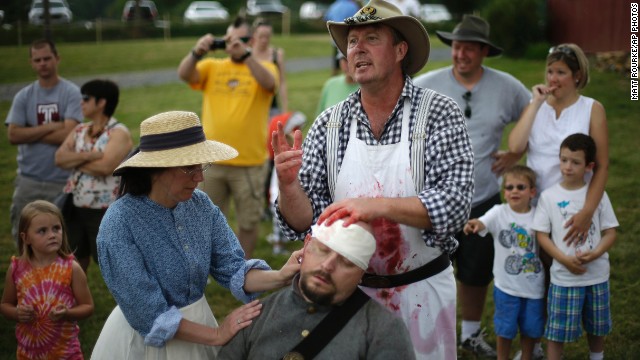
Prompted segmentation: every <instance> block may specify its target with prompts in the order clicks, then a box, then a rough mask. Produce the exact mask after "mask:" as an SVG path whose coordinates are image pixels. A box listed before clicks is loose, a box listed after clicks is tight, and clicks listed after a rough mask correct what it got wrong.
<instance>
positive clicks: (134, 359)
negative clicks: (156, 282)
mask: <svg viewBox="0 0 640 360" xmlns="http://www.w3.org/2000/svg"><path fill="white" fill-rule="evenodd" d="M180 312H181V313H182V317H183V318H184V319H186V320H191V321H193V322H196V323H199V324H203V325H207V326H209V327H218V322H217V321H216V319H215V317H214V316H213V312H211V308H210V307H209V304H208V303H207V299H205V297H204V296H203V297H202V298H200V300H198V301H196V302H194V303H193V304H191V305H187V306H185V307H183V308H181V309H180ZM217 355H218V348H217V347H215V346H207V345H201V344H196V343H192V342H187V341H182V340H177V339H172V340H169V341H167V343H166V344H165V346H163V347H154V346H147V345H145V344H144V338H143V337H142V336H141V335H140V334H139V333H138V332H137V331H136V330H134V329H133V328H132V327H131V325H129V322H128V321H127V319H126V318H125V317H124V314H123V313H122V310H120V307H119V306H116V307H115V309H113V311H112V312H111V314H110V315H109V317H108V318H107V321H106V322H105V324H104V327H103V328H102V331H101V332H100V336H99V337H98V341H97V342H96V345H95V347H94V348H93V353H92V354H91V360H101V359H105V360H107V359H119V360H139V359H144V360H187V359H193V360H201V359H202V360H205V359H215V358H216V357H217Z"/></svg>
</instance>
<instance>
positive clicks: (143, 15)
mask: <svg viewBox="0 0 640 360" xmlns="http://www.w3.org/2000/svg"><path fill="white" fill-rule="evenodd" d="M139 6H140V19H141V20H143V21H155V20H156V19H157V18H158V8H156V4H155V3H154V2H153V1H151V0H142V1H140V5H139ZM135 7H136V2H135V1H134V0H129V1H127V2H126V3H125V4H124V9H122V21H133V20H135V16H136V14H135Z"/></svg>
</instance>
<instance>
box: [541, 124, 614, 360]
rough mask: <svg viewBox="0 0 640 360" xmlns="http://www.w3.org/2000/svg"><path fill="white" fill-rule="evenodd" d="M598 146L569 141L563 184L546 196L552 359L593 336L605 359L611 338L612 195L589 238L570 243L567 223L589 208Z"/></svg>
mask: <svg viewBox="0 0 640 360" xmlns="http://www.w3.org/2000/svg"><path fill="white" fill-rule="evenodd" d="M595 154H596V145H595V143H594V141H593V139H592V138H591V137H590V136H588V135H584V134H573V135H570V136H568V137H567V138H566V139H565V140H564V141H563V142H562V144H561V145H560V171H561V172H562V181H561V182H560V183H559V184H556V185H554V186H552V187H550V188H549V189H547V190H545V191H543V192H542V194H541V196H540V201H539V202H538V208H537V210H536V214H535V217H534V222H533V228H534V230H536V236H537V239H538V241H539V242H540V246H542V248H543V249H544V250H545V251H546V252H547V253H548V254H549V255H551V257H553V264H552V265H551V270H550V275H551V285H550V287H549V295H548V298H547V312H548V318H547V324H546V330H545V333H544V336H545V338H547V340H548V346H547V357H548V358H549V359H550V360H553V359H560V358H561V356H562V351H563V347H564V343H566V342H572V341H576V340H578V339H579V338H580V336H581V335H582V334H581V332H582V330H581V328H580V323H583V327H584V329H585V331H586V332H587V334H588V336H587V342H588V344H589V351H590V359H592V360H595V359H603V358H604V337H605V335H607V334H609V333H610V332H611V310H610V305H609V254H608V253H607V250H609V248H611V246H612V245H613V242H614V241H615V238H616V230H615V228H616V227H617V226H618V220H617V219H616V216H615V214H614V213H613V208H612V206H611V202H610V201H609V197H608V196H607V194H606V192H605V193H604V194H603V196H602V200H601V201H600V204H599V205H598V208H597V209H596V211H595V213H594V215H593V219H592V221H591V227H590V229H589V231H588V234H579V240H578V241H577V242H576V243H571V242H565V241H562V240H561V239H563V238H564V236H565V234H566V232H567V231H568V228H567V227H566V225H565V223H566V222H567V220H569V219H570V218H571V217H572V216H573V215H574V214H575V213H577V212H578V211H580V209H582V207H583V206H584V202H585V199H586V196H587V188H588V184H587V183H586V182H585V180H584V176H585V174H586V173H587V172H589V171H591V170H593V167H594V166H595Z"/></svg>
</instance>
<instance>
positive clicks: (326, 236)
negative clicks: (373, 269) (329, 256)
mask: <svg viewBox="0 0 640 360" xmlns="http://www.w3.org/2000/svg"><path fill="white" fill-rule="evenodd" d="M343 224H344V221H343V220H337V221H335V222H334V223H333V224H331V226H324V224H322V225H313V226H312V227H311V236H313V237H314V238H316V239H318V241H320V242H321V243H323V244H324V245H326V246H327V247H329V248H330V249H331V250H333V251H335V252H337V253H338V254H340V255H342V256H344V257H345V258H347V259H349V261H351V262H352V263H354V264H355V265H356V266H358V267H359V268H361V269H362V270H367V267H368V266H369V260H370V259H371V255H373V253H374V251H376V239H375V238H374V237H373V231H372V230H371V226H369V225H368V224H366V223H363V222H358V223H355V224H351V225H349V226H348V227H344V226H342V225H343Z"/></svg>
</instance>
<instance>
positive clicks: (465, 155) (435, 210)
mask: <svg viewBox="0 0 640 360" xmlns="http://www.w3.org/2000/svg"><path fill="white" fill-rule="evenodd" d="M424 91H425V90H424V89H422V88H419V87H417V86H414V85H413V83H412V82H411V79H410V78H409V77H406V79H405V85H404V88H403V90H402V93H401V95H400V98H399V99H398V102H397V103H396V106H395V107H394V109H393V111H392V112H391V115H390V116H389V119H388V120H387V122H386V124H385V127H384V130H383V132H382V135H381V137H380V140H379V141H378V140H377V139H376V138H375V137H374V136H373V132H372V131H371V126H370V123H369V119H368V117H367V115H366V113H365V112H364V109H363V108H362V102H361V101H360V90H358V91H357V92H355V93H353V94H351V96H349V98H347V99H346V100H345V101H343V102H341V103H339V104H337V105H335V106H341V110H340V111H341V113H340V118H341V119H343V121H342V123H341V125H340V129H339V145H338V156H337V159H338V168H339V167H340V166H341V164H342V160H343V158H344V154H345V151H346V149H347V144H348V143H349V127H350V123H351V120H352V119H355V120H356V121H357V131H356V136H357V138H358V139H360V140H362V141H364V142H365V143H366V144H367V145H371V146H375V145H390V144H396V143H399V142H400V135H401V130H402V115H403V114H402V112H403V106H402V105H403V103H404V99H405V98H407V97H408V98H409V99H411V106H410V111H411V113H410V118H409V138H410V142H411V144H412V143H413V141H414V140H413V139H412V137H411V136H412V134H413V133H414V126H415V123H416V114H417V112H418V107H419V104H420V99H421V98H422V95H423V93H424ZM333 108H334V107H331V108H329V109H327V110H325V111H324V112H322V113H321V114H320V115H319V116H318V117H317V118H316V120H315V121H314V123H313V125H312V127H311V129H310V130H309V132H308V134H307V137H306V139H305V141H304V144H303V161H302V167H301V169H300V172H299V174H298V178H299V180H300V183H301V185H302V188H303V190H304V191H305V193H306V194H307V196H308V197H309V199H310V201H311V204H312V208H313V222H312V223H315V222H316V221H317V219H318V217H319V216H320V214H321V213H322V211H323V210H324V209H325V208H326V207H327V206H328V205H329V204H331V203H332V202H333V199H332V197H331V195H330V192H329V186H328V183H327V153H326V152H327V147H326V135H327V127H326V124H327V122H329V118H330V117H331V112H332V111H333ZM428 114H429V115H428V121H427V127H426V129H424V132H425V134H426V137H424V138H420V141H425V154H424V169H425V171H424V174H425V178H424V186H423V188H422V191H420V192H419V193H418V198H419V199H420V201H421V202H422V204H423V205H424V207H425V208H426V209H427V211H428V213H429V217H430V220H431V223H432V227H431V229H424V230H422V237H423V239H424V241H425V243H426V245H427V246H430V247H438V248H440V249H441V250H443V251H446V252H449V253H451V252H453V251H454V250H455V249H456V248H457V246H458V242H457V240H456V239H455V238H454V237H453V234H455V233H456V232H458V231H460V230H461V229H462V227H463V226H464V224H465V223H466V221H467V220H468V216H469V211H470V206H471V199H472V197H473V189H474V183H473V151H472V149H471V142H470V140H469V136H468V133H467V127H466V124H465V120H464V116H463V115H462V112H461V111H460V108H459V107H458V105H457V104H456V103H455V102H454V101H453V100H451V99H450V98H448V97H446V96H443V95H441V94H436V95H435V96H434V98H433V100H432V101H431V105H430V107H429V111H428ZM277 218H278V221H279V222H280V225H281V228H282V230H283V231H284V233H285V235H286V236H287V237H288V238H289V239H301V238H303V237H304V236H305V235H306V234H307V233H308V232H309V229H307V230H306V231H305V232H303V233H298V232H296V231H295V230H293V229H291V228H290V227H289V226H288V224H287V223H286V222H285V221H284V219H283V218H282V214H281V213H280V209H279V208H278V207H277Z"/></svg>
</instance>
